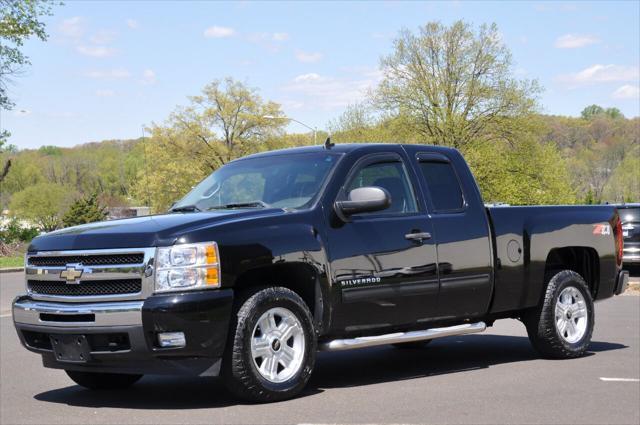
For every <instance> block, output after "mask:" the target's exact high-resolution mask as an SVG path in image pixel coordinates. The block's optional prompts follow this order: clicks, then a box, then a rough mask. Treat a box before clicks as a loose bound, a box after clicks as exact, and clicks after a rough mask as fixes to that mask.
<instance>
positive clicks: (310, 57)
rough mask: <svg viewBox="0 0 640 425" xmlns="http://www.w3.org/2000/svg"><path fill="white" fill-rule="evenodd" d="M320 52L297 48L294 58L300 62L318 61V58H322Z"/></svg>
mask: <svg viewBox="0 0 640 425" xmlns="http://www.w3.org/2000/svg"><path fill="white" fill-rule="evenodd" d="M322 56H323V55H322V53H320V52H313V53H311V52H304V51H302V50H298V51H297V52H296V59H298V60H299V61H300V62H304V63H314V62H318V61H319V60H320V59H322Z"/></svg>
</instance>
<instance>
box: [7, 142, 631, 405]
mask: <svg viewBox="0 0 640 425" xmlns="http://www.w3.org/2000/svg"><path fill="white" fill-rule="evenodd" d="M622 242H623V235H622V228H621V222H620V218H619V217H618V212H617V210H616V208H615V207H613V206H548V207H547V206H541V207H496V208H487V207H485V205H484V204H483V201H482V198H481V196H480V192H479V190H478V186H477V185H476V183H475V180H474V177H473V175H472V174H471V171H470V170H469V168H468V166H467V164H466V163H465V161H464V159H463V157H462V156H461V155H460V153H459V152H458V151H456V150H453V149H449V148H443V147H434V146H420V145H391V144H353V145H347V144H345V145H335V146H332V145H330V144H327V145H325V146H324V147H321V146H317V147H306V148H296V149H290V150H283V151H274V152H267V153H260V154H256V155H252V156H249V157H246V158H242V159H239V160H236V161H233V162H230V163H229V164H227V165H225V166H224V167H221V168H220V169H218V170H217V171H215V172H214V173H213V174H211V175H210V176H209V177H207V178H206V179H205V180H204V181H202V182H201V183H200V184H199V185H197V186H196V187H195V188H194V189H193V190H192V191H191V192H190V193H189V194H187V195H186V196H185V197H184V199H182V200H181V201H179V202H177V203H176V204H175V205H174V206H173V207H172V208H171V210H170V211H168V213H166V214H161V215H155V216H150V217H139V218H131V219H124V220H117V221H110V222H101V223H93V224H88V225H83V226H77V227H72V228H68V229H63V230H60V231H56V232H52V233H49V234H46V235H43V236H39V237H37V238H35V239H34V240H33V241H32V243H31V245H30V247H29V249H28V253H27V255H26V269H25V273H26V295H24V296H20V297H18V298H16V299H15V301H14V303H13V319H14V323H15V327H16V329H17V332H18V335H19V338H20V340H21V342H22V344H23V345H24V346H25V347H26V348H27V349H28V350H30V351H33V352H35V353H38V354H40V355H42V359H43V364H44V366H45V367H50V368H57V369H64V370H65V371H66V373H67V374H68V375H69V376H70V377H71V379H73V380H74V381H75V382H76V383H78V384H79V385H82V386H84V387H87V388H91V389H103V388H122V387H126V386H128V385H131V384H133V383H134V382H135V381H137V380H138V379H140V377H141V376H142V375H143V374H192V375H199V376H217V375H221V376H222V377H223V378H224V380H225V382H226V384H227V386H228V388H229V390H230V391H231V392H233V393H234V394H236V395H237V396H239V397H241V398H244V399H248V400H253V401H274V400H282V399H286V398H290V397H293V396H295V395H296V394H298V393H299V392H300V391H301V390H302V389H303V388H304V386H305V384H306V383H307V381H308V379H309V377H310V375H311V373H312V371H313V368H314V362H315V358H316V352H317V351H318V350H347V349H352V348H359V347H368V346H373V345H380V344H394V345H395V346H397V347H399V348H400V347H407V346H416V345H418V344H426V342H428V341H429V340H431V339H433V338H438V337H443V336H449V335H462V334H469V333H474V332H481V331H483V330H485V329H486V327H487V326H491V325H492V324H493V322H494V321H495V320H496V319H507V318H511V319H519V320H522V321H523V322H524V324H525V325H526V328H527V332H528V334H529V338H530V340H531V342H532V343H533V346H534V347H535V348H536V350H537V351H538V352H539V353H540V354H541V355H542V356H544V357H552V358H572V357H577V356H580V355H582V354H583V353H584V352H585V350H587V348H588V346H589V343H590V340H591V335H592V332H593V326H594V309H593V301H594V300H602V299H605V298H609V297H611V296H613V295H614V294H620V293H621V292H622V291H624V290H625V287H626V285H627V281H628V273H627V272H626V271H623V270H621V265H622Z"/></svg>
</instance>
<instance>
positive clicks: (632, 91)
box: [611, 84, 640, 99]
mask: <svg viewBox="0 0 640 425" xmlns="http://www.w3.org/2000/svg"><path fill="white" fill-rule="evenodd" d="M611 97H613V98H614V99H640V87H638V86H632V85H631V84H625V85H624V86H620V87H618V88H617V89H616V91H614V92H613V93H612V94H611Z"/></svg>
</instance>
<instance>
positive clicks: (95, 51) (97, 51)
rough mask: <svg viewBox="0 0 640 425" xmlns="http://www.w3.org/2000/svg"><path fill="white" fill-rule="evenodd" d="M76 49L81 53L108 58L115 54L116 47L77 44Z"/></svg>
mask: <svg viewBox="0 0 640 425" xmlns="http://www.w3.org/2000/svg"><path fill="white" fill-rule="evenodd" d="M76 51H77V52H78V53H80V54H81V55H85V56H91V57H94V58H108V57H110V56H113V55H115V54H116V49H114V48H112V47H106V46H78V47H76Z"/></svg>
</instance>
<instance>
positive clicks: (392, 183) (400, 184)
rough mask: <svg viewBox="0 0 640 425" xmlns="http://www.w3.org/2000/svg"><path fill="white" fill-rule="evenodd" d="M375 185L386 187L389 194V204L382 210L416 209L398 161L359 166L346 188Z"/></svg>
mask: <svg viewBox="0 0 640 425" xmlns="http://www.w3.org/2000/svg"><path fill="white" fill-rule="evenodd" d="M365 186H377V187H381V188H383V189H386V190H387V192H389V194H390V195H391V206H390V207H389V208H388V209H386V210H384V211H382V212H383V213H385V212H391V213H407V212H415V211H416V200H415V198H414V196H413V191H412V190H411V185H410V183H409V180H408V179H407V174H406V173H405V171H404V167H403V166H402V163H400V162H382V163H377V164H371V165H367V166H366V167H363V168H361V169H360V170H359V171H358V172H357V173H356V175H355V176H354V178H353V180H351V183H350V184H349V187H348V188H347V193H349V192H350V191H352V190H353V189H357V188H359V187H365Z"/></svg>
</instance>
